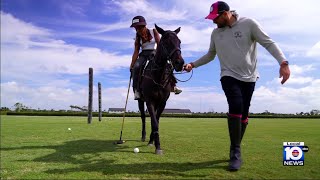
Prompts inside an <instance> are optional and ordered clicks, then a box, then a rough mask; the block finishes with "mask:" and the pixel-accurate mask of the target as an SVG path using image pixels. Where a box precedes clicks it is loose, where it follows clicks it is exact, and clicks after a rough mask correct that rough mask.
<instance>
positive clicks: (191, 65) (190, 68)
mask: <svg viewBox="0 0 320 180" xmlns="http://www.w3.org/2000/svg"><path fill="white" fill-rule="evenodd" d="M193 67H194V66H193V64H192V63H189V64H185V65H184V66H183V69H184V70H185V71H187V72H190V71H191V70H192V68H193Z"/></svg>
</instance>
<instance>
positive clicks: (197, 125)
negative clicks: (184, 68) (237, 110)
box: [1, 116, 320, 179]
mask: <svg viewBox="0 0 320 180" xmlns="http://www.w3.org/2000/svg"><path fill="white" fill-rule="evenodd" d="M121 123H122V118H104V119H103V121H102V122H98V120H97V118H94V119H93V122H92V124H87V118H85V117H27V116H20V117H19V116H1V179H197V178H201V179H233V178H235V179H242V178H246V179H320V173H319V171H320V156H319V153H320V143H319V142H320V131H319V129H320V119H250V122H249V126H248V129H247V133H246V134H245V137H244V140H243V142H242V154H243V160H244V164H243V166H242V168H241V170H240V171H238V172H229V171H227V170H226V169H227V165H228V162H227V160H228V153H229V149H228V148H229V136H228V132H227V122H226V120H225V119H183V118H162V119H161V120H160V138H161V145H162V149H163V150H164V155H162V156H159V155H155V154H154V147H149V146H146V144H147V142H140V134H141V133H140V131H141V122H140V119H139V118H126V119H125V124H124V131H123V139H124V140H126V142H125V143H124V144H122V145H114V144H113V142H114V141H116V140H119V135H120V129H121ZM68 128H71V129H72V130H71V131H68ZM149 133H150V120H149V119H148V120H147V134H149ZM285 141H299V142H305V145H307V146H309V152H307V153H306V154H305V165H304V166H299V167H298V166H295V167H292V166H291V167H288V166H283V165H282V158H283V157H282V151H283V147H282V144H283V142H285ZM135 147H139V149H140V153H137V154H135V153H134V152H133V149H134V148H135Z"/></svg>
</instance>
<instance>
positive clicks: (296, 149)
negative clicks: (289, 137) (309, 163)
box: [283, 142, 309, 166]
mask: <svg viewBox="0 0 320 180" xmlns="http://www.w3.org/2000/svg"><path fill="white" fill-rule="evenodd" d="M308 151H309V147H308V146H305V145H304V142H283V165H284V166H303V165H304V153H306V152H308Z"/></svg>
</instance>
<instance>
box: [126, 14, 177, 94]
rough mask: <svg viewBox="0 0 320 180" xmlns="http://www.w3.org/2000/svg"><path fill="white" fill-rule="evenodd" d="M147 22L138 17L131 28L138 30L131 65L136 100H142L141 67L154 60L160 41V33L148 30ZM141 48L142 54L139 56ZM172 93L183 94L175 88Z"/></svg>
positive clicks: (174, 81)
mask: <svg viewBox="0 0 320 180" xmlns="http://www.w3.org/2000/svg"><path fill="white" fill-rule="evenodd" d="M146 25H147V22H146V20H145V18H144V17H143V16H136V17H134V18H133V19H132V24H131V26H130V27H134V28H135V30H136V38H135V43H134V52H133V55H132V61H131V65H130V71H131V72H132V76H133V85H132V86H133V91H134V99H135V100H138V99H140V77H141V76H140V73H141V66H142V65H143V64H144V63H145V62H146V61H147V60H148V59H152V58H153V56H154V55H155V52H156V48H157V45H158V44H159V41H160V36H159V33H158V31H157V30H156V29H152V30H151V29H148V28H147V27H146ZM140 47H141V49H142V52H141V53H140V54H139V51H140ZM172 79H173V83H174V84H175V83H176V80H175V78H172ZM172 91H173V92H174V93H175V94H180V93H181V92H182V90H181V89H179V88H178V87H176V86H174V88H173V89H172Z"/></svg>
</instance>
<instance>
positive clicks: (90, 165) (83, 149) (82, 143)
mask: <svg viewBox="0 0 320 180" xmlns="http://www.w3.org/2000/svg"><path fill="white" fill-rule="evenodd" d="M114 142H115V141H111V140H106V141H104V140H75V141H67V142H65V143H64V144H62V145H54V146H23V147H17V148H1V151H10V150H20V149H22V150H33V149H53V150H55V152H54V153H51V154H48V155H45V156H42V157H38V158H35V159H33V160H32V161H34V162H46V163H70V164H75V165H77V167H74V168H63V169H59V168H56V169H49V170H47V171H45V172H46V173H50V174H66V173H72V172H101V173H103V174H105V175H119V174H123V175H126V176H127V175H138V174H140V175H143V174H147V175H167V176H175V177H178V176H182V177H205V176H201V175H199V174H197V175H193V174H190V172H188V171H192V170H197V169H226V168H227V166H226V165H225V164H224V163H226V162H227V160H215V161H206V162H199V163H192V162H190V163H189V162H187V163H171V162H170V163H166V162H159V163H130V164H119V163H117V161H116V160H114V159H111V158H112V157H115V156H110V157H111V158H110V159H106V156H105V155H101V153H105V152H123V153H128V152H130V153H132V151H128V150H127V148H130V147H128V146H127V145H125V144H121V145H115V144H114ZM155 156H156V155H155ZM21 161H29V160H21Z"/></svg>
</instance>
